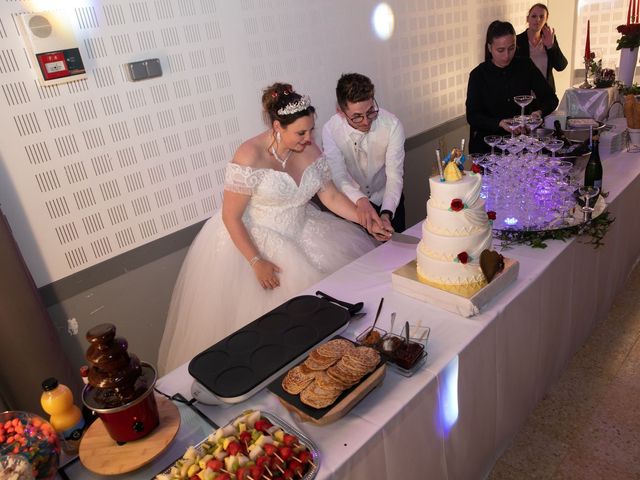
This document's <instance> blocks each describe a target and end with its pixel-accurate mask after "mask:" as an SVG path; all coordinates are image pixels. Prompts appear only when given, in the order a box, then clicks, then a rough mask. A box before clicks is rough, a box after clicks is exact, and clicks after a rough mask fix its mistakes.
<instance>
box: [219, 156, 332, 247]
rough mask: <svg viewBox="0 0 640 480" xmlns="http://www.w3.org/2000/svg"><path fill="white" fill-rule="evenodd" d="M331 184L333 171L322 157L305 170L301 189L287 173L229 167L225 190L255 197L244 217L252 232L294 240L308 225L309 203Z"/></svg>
mask: <svg viewBox="0 0 640 480" xmlns="http://www.w3.org/2000/svg"><path fill="white" fill-rule="evenodd" d="M330 181H331V171H330V170H329V166H328V164H327V161H326V159H325V158H324V156H321V157H319V158H318V159H317V160H316V161H314V162H313V163H312V164H310V165H309V166H308V167H307V168H306V169H305V171H304V172H303V174H302V177H301V179H300V185H297V184H296V182H295V181H294V179H293V178H292V177H291V175H289V174H288V173H287V172H283V171H279V170H274V169H270V168H252V167H248V166H241V165H238V164H235V163H229V164H228V165H227V170H226V176H225V185H224V188H225V190H229V191H232V192H236V193H241V194H244V195H250V196H251V199H250V200H249V204H248V205H247V208H246V210H245V212H244V215H243V221H244V223H245V225H247V227H248V228H251V227H252V226H254V225H259V226H262V227H267V228H270V229H272V230H277V231H278V232H280V233H282V234H284V235H287V236H292V235H295V233H296V232H297V231H299V229H300V228H301V227H302V223H303V222H304V221H305V209H306V207H307V204H308V202H309V200H311V198H313V196H314V195H315V194H316V193H317V192H318V191H321V190H322V189H324V187H325V186H326V185H327V183H328V182H330Z"/></svg>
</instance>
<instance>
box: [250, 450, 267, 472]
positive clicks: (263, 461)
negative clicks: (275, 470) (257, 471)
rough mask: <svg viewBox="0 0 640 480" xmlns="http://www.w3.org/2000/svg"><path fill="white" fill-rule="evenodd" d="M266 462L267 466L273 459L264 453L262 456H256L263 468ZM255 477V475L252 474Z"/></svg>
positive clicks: (259, 465)
mask: <svg viewBox="0 0 640 480" xmlns="http://www.w3.org/2000/svg"><path fill="white" fill-rule="evenodd" d="M265 463H266V464H267V466H268V465H269V463H271V459H270V458H269V457H268V456H267V455H262V456H261V457H258V458H256V465H257V466H258V467H260V468H262V467H263V466H264V465H265ZM251 476H252V477H253V475H251Z"/></svg>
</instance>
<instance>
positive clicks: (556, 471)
mask: <svg viewBox="0 0 640 480" xmlns="http://www.w3.org/2000/svg"><path fill="white" fill-rule="evenodd" d="M505 479H509V480H512V479H518V480H529V479H543V480H557V479H576V480H596V479H597V480H604V479H606V480H627V479H629V480H631V479H634V480H640V267H636V268H635V270H634V271H633V273H632V274H631V276H630V278H629V280H628V282H627V285H626V286H625V288H624V289H623V290H622V291H621V292H620V294H618V296H617V298H616V300H615V302H614V305H613V308H612V309H611V312H610V313H609V316H608V317H607V318H606V320H605V321H603V322H602V323H601V324H599V325H598V326H597V327H596V328H595V329H594V331H593V332H592V334H591V336H590V337H589V339H588V340H587V342H586V343H585V345H584V346H583V347H582V348H581V349H580V350H579V351H578V353H577V354H576V355H575V357H574V358H573V359H572V361H571V363H570V364H569V366H568V368H567V370H566V371H565V372H564V373H563V374H562V376H561V377H560V379H559V380H558V381H557V382H556V383H555V384H554V385H553V386H552V387H551V388H550V390H549V392H548V393H547V395H546V396H545V397H544V398H543V400H542V401H541V402H540V403H539V404H538V406H537V407H536V409H535V410H534V412H533V413H532V414H531V416H530V417H529V418H528V419H527V422H526V423H525V425H524V426H523V428H522V430H521V431H520V432H519V433H518V435H517V436H516V437H515V439H514V440H513V443H512V444H511V445H510V446H509V447H508V449H507V450H506V451H505V452H504V454H503V455H502V457H500V458H499V459H498V461H497V462H496V465H495V466H494V469H493V471H492V472H491V474H490V475H489V480H505Z"/></svg>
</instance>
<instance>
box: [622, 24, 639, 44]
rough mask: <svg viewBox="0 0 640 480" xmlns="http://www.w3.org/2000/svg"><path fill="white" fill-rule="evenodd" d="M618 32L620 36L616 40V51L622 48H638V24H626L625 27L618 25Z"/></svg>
mask: <svg viewBox="0 0 640 480" xmlns="http://www.w3.org/2000/svg"><path fill="white" fill-rule="evenodd" d="M617 30H618V32H619V33H621V34H622V36H621V37H620V38H619V39H618V40H617V42H618V46H617V47H616V50H621V49H623V48H631V49H633V48H638V47H639V46H640V23H628V24H626V25H618V28H617Z"/></svg>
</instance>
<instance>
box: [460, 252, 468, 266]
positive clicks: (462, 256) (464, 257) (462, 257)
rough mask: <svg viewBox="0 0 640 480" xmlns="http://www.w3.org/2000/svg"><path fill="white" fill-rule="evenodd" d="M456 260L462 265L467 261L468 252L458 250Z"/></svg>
mask: <svg viewBox="0 0 640 480" xmlns="http://www.w3.org/2000/svg"><path fill="white" fill-rule="evenodd" d="M458 261H459V262H460V263H462V264H463V265H464V264H466V263H467V262H468V261H469V254H468V253H467V252H460V253H459V254H458Z"/></svg>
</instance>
